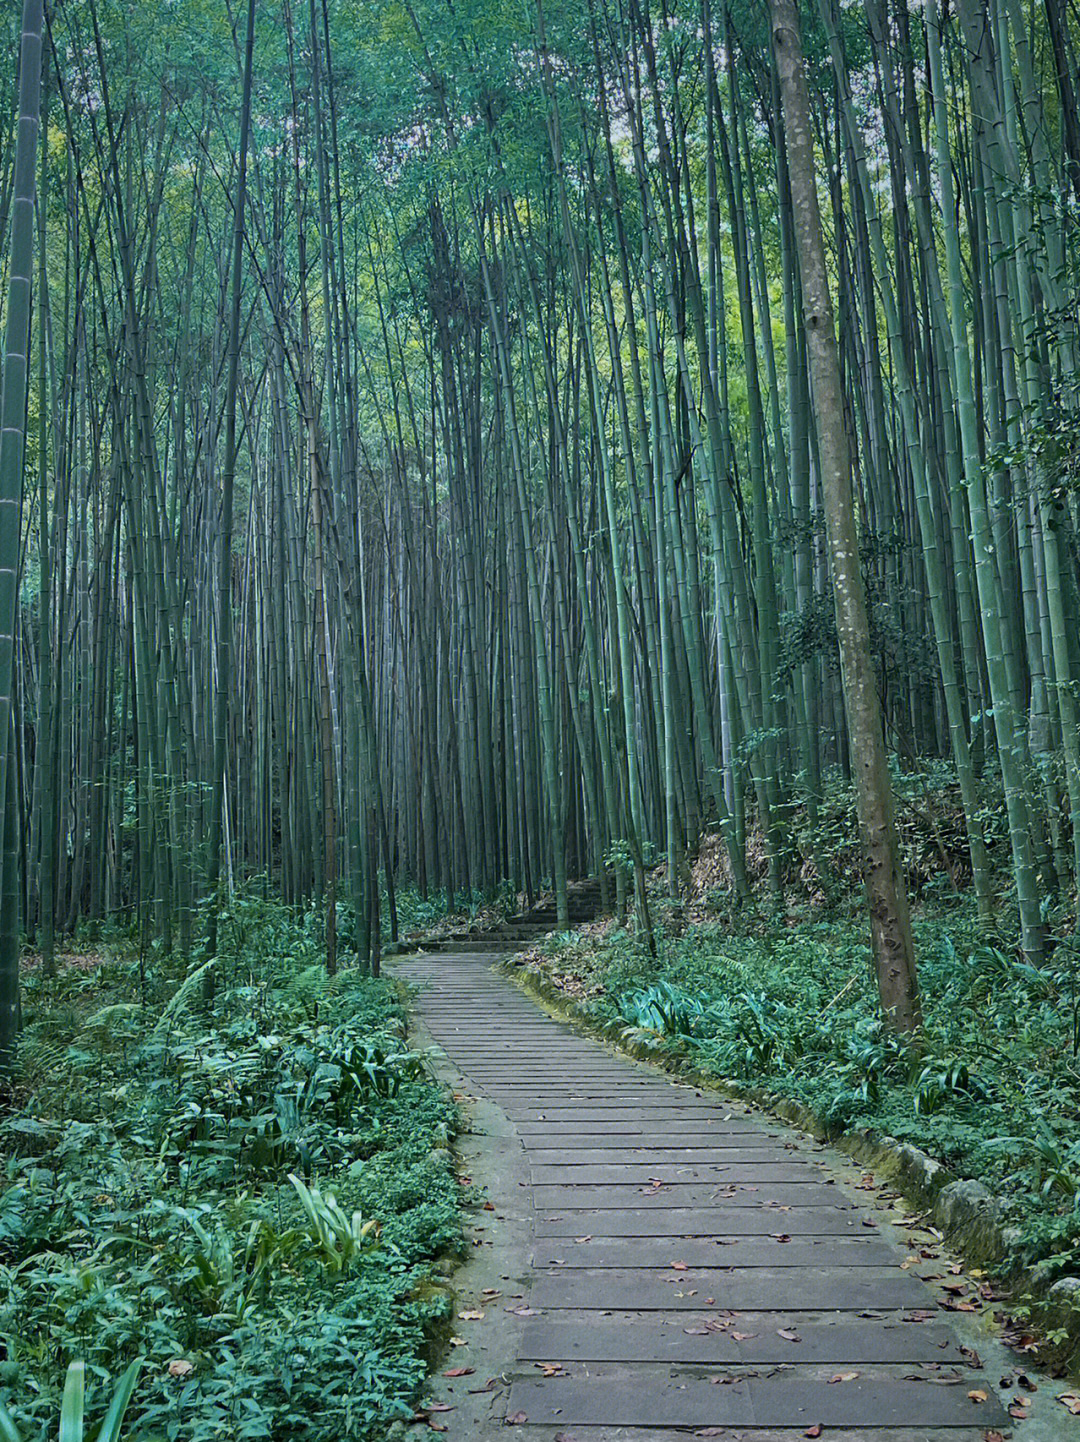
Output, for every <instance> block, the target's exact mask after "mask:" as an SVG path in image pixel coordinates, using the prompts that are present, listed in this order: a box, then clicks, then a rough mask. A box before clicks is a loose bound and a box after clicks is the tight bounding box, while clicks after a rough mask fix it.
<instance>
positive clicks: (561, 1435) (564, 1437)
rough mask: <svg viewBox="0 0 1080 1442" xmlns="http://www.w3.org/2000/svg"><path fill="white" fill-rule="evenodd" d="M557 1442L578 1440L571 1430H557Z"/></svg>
mask: <svg viewBox="0 0 1080 1442" xmlns="http://www.w3.org/2000/svg"><path fill="white" fill-rule="evenodd" d="M555 1442H577V1438H576V1437H571V1435H570V1433H569V1432H556V1433H555Z"/></svg>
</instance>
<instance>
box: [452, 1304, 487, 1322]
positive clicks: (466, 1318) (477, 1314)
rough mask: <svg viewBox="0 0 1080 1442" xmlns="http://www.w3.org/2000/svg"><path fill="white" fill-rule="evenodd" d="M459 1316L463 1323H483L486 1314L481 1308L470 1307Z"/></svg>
mask: <svg viewBox="0 0 1080 1442" xmlns="http://www.w3.org/2000/svg"><path fill="white" fill-rule="evenodd" d="M458 1316H459V1317H460V1318H461V1320H462V1321H463V1322H482V1321H483V1320H484V1313H483V1312H481V1310H480V1308H479V1307H468V1308H466V1310H465V1311H464V1312H459V1313H458Z"/></svg>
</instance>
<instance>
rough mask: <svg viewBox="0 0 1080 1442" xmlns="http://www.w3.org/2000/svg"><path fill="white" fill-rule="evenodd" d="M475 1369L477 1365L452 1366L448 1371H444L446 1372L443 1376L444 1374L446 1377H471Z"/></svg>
mask: <svg viewBox="0 0 1080 1442" xmlns="http://www.w3.org/2000/svg"><path fill="white" fill-rule="evenodd" d="M475 1371H476V1368H475V1367H451V1368H450V1370H449V1371H448V1372H444V1373H443V1376H444V1377H471V1376H472V1374H473V1373H474V1372H475Z"/></svg>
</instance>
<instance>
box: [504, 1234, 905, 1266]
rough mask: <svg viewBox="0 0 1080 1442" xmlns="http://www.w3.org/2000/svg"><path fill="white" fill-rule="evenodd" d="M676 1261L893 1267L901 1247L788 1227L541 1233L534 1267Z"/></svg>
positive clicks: (748, 1264) (763, 1264)
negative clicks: (802, 1233) (798, 1233)
mask: <svg viewBox="0 0 1080 1442" xmlns="http://www.w3.org/2000/svg"><path fill="white" fill-rule="evenodd" d="M778 1236H779V1237H781V1238H785V1239H786V1240H783V1241H778V1240H777V1237H778ZM673 1261H678V1262H685V1263H686V1265H687V1266H688V1267H891V1266H896V1249H895V1248H894V1247H892V1246H890V1245H889V1244H888V1243H887V1242H878V1241H875V1240H874V1239H873V1237H871V1236H870V1235H869V1233H867V1235H866V1236H865V1237H861V1236H860V1237H853V1238H851V1239H850V1240H848V1239H847V1238H840V1239H836V1240H827V1239H824V1238H819V1239H817V1240H816V1241H798V1240H795V1239H794V1238H792V1237H791V1235H790V1234H789V1233H787V1232H783V1231H778V1232H777V1233H774V1234H770V1235H769V1236H767V1237H745V1236H744V1237H715V1236H705V1237H670V1236H666V1237H626V1238H619V1237H606V1238H597V1237H592V1238H590V1240H589V1241H587V1242H584V1241H581V1240H580V1238H579V1237H568V1238H559V1237H552V1238H538V1239H537V1240H536V1242H535V1243H534V1245H533V1249H532V1264H533V1266H534V1267H556V1266H570V1267H665V1266H670V1265H671V1263H672V1262H673Z"/></svg>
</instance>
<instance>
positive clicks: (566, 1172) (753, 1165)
mask: <svg viewBox="0 0 1080 1442" xmlns="http://www.w3.org/2000/svg"><path fill="white" fill-rule="evenodd" d="M530 1160H531V1161H532V1178H533V1181H534V1182H536V1183H538V1184H540V1183H544V1184H548V1183H555V1184H561V1183H564V1182H565V1183H569V1184H570V1185H572V1186H579V1187H581V1186H597V1187H606V1186H610V1185H612V1184H620V1185H621V1184H627V1183H628V1184H630V1185H633V1183H634V1182H639V1183H640V1185H642V1186H647V1185H648V1184H649V1183H651V1182H653V1181H659V1182H663V1183H664V1185H665V1186H666V1185H668V1184H671V1185H676V1184H681V1185H688V1184H689V1183H691V1182H702V1183H706V1184H708V1183H713V1182H715V1183H719V1184H720V1185H721V1186H723V1187H726V1186H727V1185H728V1183H729V1182H730V1183H739V1184H741V1183H744V1182H760V1183H761V1185H762V1186H771V1185H772V1184H773V1183H774V1182H795V1183H799V1184H802V1185H805V1184H807V1183H820V1181H821V1176H820V1173H819V1172H816V1171H815V1170H814V1169H813V1168H812V1166H811V1165H810V1164H809V1163H807V1162H793V1161H792V1160H791V1159H790V1157H785V1156H784V1154H783V1153H781V1154H780V1155H779V1156H776V1157H769V1156H764V1157H754V1158H752V1159H750V1160H748V1161H741V1160H732V1161H709V1162H682V1163H680V1162H671V1161H656V1160H655V1159H654V1160H653V1161H651V1162H649V1161H646V1160H642V1161H638V1160H637V1159H636V1158H634V1157H629V1156H628V1157H627V1158H626V1160H625V1161H618V1162H616V1161H598V1162H589V1161H581V1162H576V1163H571V1162H566V1161H562V1162H537V1161H536V1160H535V1159H530Z"/></svg>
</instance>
